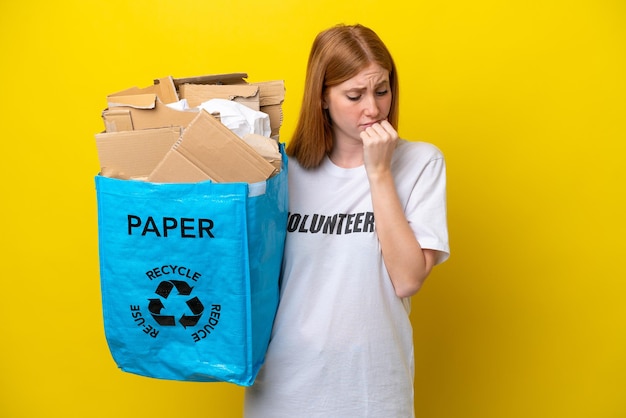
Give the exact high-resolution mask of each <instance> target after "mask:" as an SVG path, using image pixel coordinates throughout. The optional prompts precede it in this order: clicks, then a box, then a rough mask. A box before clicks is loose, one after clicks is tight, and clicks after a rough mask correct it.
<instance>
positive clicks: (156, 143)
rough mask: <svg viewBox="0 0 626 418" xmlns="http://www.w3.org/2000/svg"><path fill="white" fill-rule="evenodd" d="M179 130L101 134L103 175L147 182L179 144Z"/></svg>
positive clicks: (99, 156) (165, 129)
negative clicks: (176, 144)
mask: <svg viewBox="0 0 626 418" xmlns="http://www.w3.org/2000/svg"><path fill="white" fill-rule="evenodd" d="M181 133H182V129H181V128H180V127H170V128H160V129H146V130H141V131H126V132H112V133H101V134H97V135H96V147H97V149H98V158H99V160H100V167H101V168H102V174H103V175H106V176H107V177H117V178H136V179H145V178H146V177H148V175H149V174H150V173H151V172H152V171H153V170H154V168H155V167H156V166H157V165H158V164H159V162H160V161H161V160H162V159H163V158H164V157H165V155H167V153H168V151H169V150H170V149H171V148H172V146H173V145H174V144H175V143H176V141H178V139H179V138H180V135H181Z"/></svg>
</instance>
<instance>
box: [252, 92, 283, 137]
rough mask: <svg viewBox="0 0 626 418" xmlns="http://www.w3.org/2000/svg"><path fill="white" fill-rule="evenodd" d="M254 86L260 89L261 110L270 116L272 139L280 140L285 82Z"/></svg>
mask: <svg viewBox="0 0 626 418" xmlns="http://www.w3.org/2000/svg"><path fill="white" fill-rule="evenodd" d="M252 85H253V86H258V87H259V99H260V110H261V112H264V113H267V114H268V115H269V117H270V127H271V129H272V138H274V139H278V136H279V133H280V126H281V125H282V123H283V108H282V106H283V102H284V101H285V82H284V81H282V80H275V81H263V82H260V83H252Z"/></svg>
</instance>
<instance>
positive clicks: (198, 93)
mask: <svg viewBox="0 0 626 418" xmlns="http://www.w3.org/2000/svg"><path fill="white" fill-rule="evenodd" d="M179 94H180V98H181V99H186V100H187V104H188V105H189V107H197V106H200V105H201V104H202V103H204V102H207V101H209V100H211V99H226V100H233V101H235V102H237V103H241V104H242V105H245V106H247V107H249V108H250V109H252V110H257V111H258V110H260V98H259V87H257V86H252V85H250V84H239V85H232V86H228V85H223V84H182V85H181V86H180V87H179Z"/></svg>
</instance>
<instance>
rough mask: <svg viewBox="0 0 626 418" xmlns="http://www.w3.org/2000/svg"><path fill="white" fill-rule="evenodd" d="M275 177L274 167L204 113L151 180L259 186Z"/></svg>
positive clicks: (170, 151) (163, 161)
mask: <svg viewBox="0 0 626 418" xmlns="http://www.w3.org/2000/svg"><path fill="white" fill-rule="evenodd" d="M274 173H275V168H274V166H273V165H272V164H270V163H269V162H267V161H266V160H265V159H264V158H263V157H262V156H261V155H260V154H259V153H258V152H257V151H255V150H254V149H253V148H252V147H250V146H249V145H248V144H246V143H245V142H244V141H243V140H242V139H241V138H239V137H238V136H237V135H235V134H234V133H233V132H232V131H230V130H229V129H228V128H227V127H226V126H224V125H223V124H222V123H221V122H219V121H218V120H216V119H215V118H214V117H213V116H211V115H210V114H209V113H207V112H206V111H204V110H202V111H200V113H199V114H198V115H197V117H196V118H195V119H194V120H193V121H192V122H191V123H190V124H189V126H187V128H186V129H185V130H184V132H183V134H182V136H181V138H180V140H179V141H177V142H176V144H174V146H173V147H172V148H171V149H170V150H169V151H168V153H167V155H166V156H165V158H163V160H162V161H161V162H160V163H159V165H158V166H157V167H156V168H155V170H154V171H153V172H152V173H151V174H150V176H148V179H147V180H148V181H150V182H156V183H187V182H198V181H203V180H212V181H214V182H218V183H231V182H247V183H256V182H259V181H264V180H267V179H268V178H269V177H271V176H272V174H274Z"/></svg>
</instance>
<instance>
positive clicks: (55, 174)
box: [0, 0, 626, 418]
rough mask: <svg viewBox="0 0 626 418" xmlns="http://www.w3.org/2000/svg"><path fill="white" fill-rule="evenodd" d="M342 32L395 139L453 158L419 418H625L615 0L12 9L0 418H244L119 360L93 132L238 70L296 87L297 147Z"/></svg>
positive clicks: (1, 90)
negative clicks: (110, 115) (132, 94)
mask: <svg viewBox="0 0 626 418" xmlns="http://www.w3.org/2000/svg"><path fill="white" fill-rule="evenodd" d="M338 22H345V23H355V22H361V23H364V24H366V25H369V26H371V27H372V28H374V29H375V30H376V31H377V32H378V33H379V34H380V35H381V37H382V38H383V39H384V40H385V41H386V43H387V44H388V46H389V48H390V49H391V51H392V53H393V54H394V56H395V59H396V61H397V64H398V67H399V74H400V77H401V91H402V98H401V124H400V133H401V135H402V136H403V137H405V138H409V139H413V140H418V139H419V140H425V141H429V142H432V143H434V144H436V145H437V146H439V147H440V148H441V149H442V150H443V152H444V153H445V155H446V157H447V162H448V175H449V194H448V195H449V227H450V231H451V244H452V251H453V255H452V258H451V259H450V260H449V261H448V262H447V263H445V264H444V265H442V266H440V267H438V268H437V269H436V271H435V272H434V273H433V274H432V277H431V278H430V279H429V280H428V281H427V283H426V285H425V287H424V288H423V290H422V291H421V293H420V294H419V295H418V296H416V297H415V298H414V310H413V313H412V319H413V323H414V326H415V342H416V362H417V365H416V372H417V373H416V374H417V376H416V403H417V406H416V409H417V411H418V416H419V417H427V418H466V417H467V418H469V417H476V418H515V417H524V418H527V417H568V418H575V417H593V418H609V417H610V418H616V417H624V416H626V303H625V301H624V294H625V291H626V281H625V279H626V267H625V263H624V259H625V258H626V255H625V254H624V249H625V245H624V242H625V234H626V227H625V220H624V219H625V216H626V215H625V214H626V210H625V207H624V203H623V200H624V196H623V195H624V188H625V186H624V184H625V183H626V175H625V169H624V166H625V162H624V158H625V157H626V152H625V143H626V127H625V124H624V119H625V116H626V85H625V84H626V83H625V80H626V4H625V3H624V2H623V1H621V0H612V1H611V0H578V1H571V0H569V1H565V0H544V1H535V0H526V1H522V0H519V1H496V0H491V1H490V0H475V1H460V0H450V1H427V2H426V1H422V0H415V1H402V2H399V1H393V0H385V1H378V0H362V1H359V2H355V1H342V0H318V1H302V2H295V1H285V0H265V1H249V0H229V1H221V2H209V1H194V0H176V1H170V0H132V1H128V0H112V1H102V2H95V1H85V0H80V1H79V0H73V1H72V0H59V1H55V2H50V1H46V2H43V1H34V2H17V1H10V2H9V1H3V2H2V4H1V5H0V83H1V84H0V122H1V124H0V126H1V128H2V134H1V138H2V152H1V153H0V155H1V163H0V178H1V180H0V181H1V186H0V199H1V206H0V219H1V223H0V225H1V231H0V243H1V245H2V247H1V254H2V259H1V263H0V268H1V273H0V274H1V277H2V293H1V297H0V320H1V321H2V323H1V325H0V416H2V417H7V418H21V417H28V418H32V417H64V418H67V417H116V418H124V417H132V418H136V417H149V416H155V417H161V416H168V417H175V416H180V417H183V416H194V417H200V416H203V417H238V416H240V415H241V410H242V399H243V398H242V396H243V390H242V389H241V388H239V387H236V386H234V385H227V384H219V383H209V384H206V383H205V384H199V383H184V382H167V381H158V380H152V379H147V378H142V377H138V376H134V375H130V374H127V373H123V372H121V371H119V370H118V369H117V368H116V366H115V364H114V363H113V361H112V359H111V357H110V355H109V352H108V348H107V346H106V342H105V339H104V335H103V326H102V317H101V302H100V293H99V292H100V290H99V277H98V275H99V273H98V253H97V227H96V215H97V214H96V201H95V189H94V182H93V176H94V175H95V174H96V173H97V172H98V170H99V166H98V160H97V155H96V150H95V144H94V134H95V133H97V132H99V131H101V130H102V129H103V123H102V120H101V118H100V112H101V110H102V109H103V108H104V107H105V105H106V102H105V97H106V95H107V94H108V93H112V92H115V91H119V90H122V89H125V88H127V87H131V86H134V85H138V86H140V87H144V86H147V85H149V84H150V83H151V82H152V80H153V79H154V78H158V77H163V76H167V75H172V76H174V77H186V76H195V75H200V74H207V73H223V72H240V71H241V72H248V73H249V75H250V78H249V80H250V81H263V80H270V79H278V78H280V79H284V80H285V83H286V86H287V98H286V102H285V104H284V114H285V120H284V124H283V129H282V131H281V133H282V135H283V139H285V140H286V139H287V138H288V137H289V134H290V133H291V131H292V129H293V127H294V125H295V118H296V115H297V111H298V107H299V102H300V98H301V92H302V84H303V78H304V69H305V64H306V58H307V54H308V51H309V47H310V44H311V41H312V39H313V37H314V35H315V34H316V33H317V32H318V31H319V30H321V29H324V28H326V27H328V26H330V25H332V24H335V23H338ZM346 291H347V292H349V291H350V289H346Z"/></svg>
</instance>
